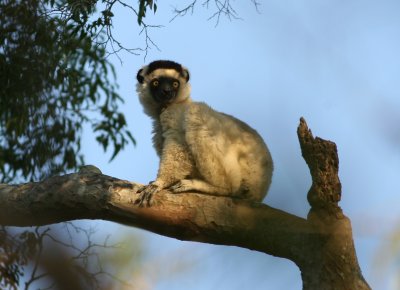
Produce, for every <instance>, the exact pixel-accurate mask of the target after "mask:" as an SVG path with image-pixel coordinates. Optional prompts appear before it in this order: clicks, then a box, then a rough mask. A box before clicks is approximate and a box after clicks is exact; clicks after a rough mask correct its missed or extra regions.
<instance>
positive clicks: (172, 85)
mask: <svg viewBox="0 0 400 290" xmlns="http://www.w3.org/2000/svg"><path fill="white" fill-rule="evenodd" d="M179 86H180V83H179V81H178V80H177V79H174V78H169V77H160V78H155V79H152V80H151V82H150V92H151V95H152V96H153V98H154V100H155V101H156V102H157V103H161V104H167V103H169V102H171V101H172V100H173V99H174V98H175V97H176V96H177V94H178V90H179Z"/></svg>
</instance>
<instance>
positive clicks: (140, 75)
mask: <svg viewBox="0 0 400 290" xmlns="http://www.w3.org/2000/svg"><path fill="white" fill-rule="evenodd" d="M142 72H143V69H142V68H141V69H140V70H139V71H138V73H137V75H136V78H137V80H138V82H139V83H141V84H143V81H144V76H142Z"/></svg>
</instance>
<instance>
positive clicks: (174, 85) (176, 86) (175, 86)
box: [172, 81, 179, 89]
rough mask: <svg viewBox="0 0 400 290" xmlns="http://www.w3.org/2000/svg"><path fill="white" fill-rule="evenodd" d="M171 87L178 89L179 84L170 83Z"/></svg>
mask: <svg viewBox="0 0 400 290" xmlns="http://www.w3.org/2000/svg"><path fill="white" fill-rule="evenodd" d="M172 86H173V87H174V88H175V89H177V88H178V87H179V82H177V81H175V82H173V83H172Z"/></svg>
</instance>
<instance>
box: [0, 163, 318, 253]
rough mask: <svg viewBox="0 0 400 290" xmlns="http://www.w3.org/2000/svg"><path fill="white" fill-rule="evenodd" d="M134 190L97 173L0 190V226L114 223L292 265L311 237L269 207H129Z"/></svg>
mask: <svg viewBox="0 0 400 290" xmlns="http://www.w3.org/2000/svg"><path fill="white" fill-rule="evenodd" d="M137 187H138V185H136V184H134V183H131V182H128V181H123V180H119V179H116V178H113V177H109V176H106V175H102V174H99V173H93V172H92V171H89V172H87V171H86V172H80V173H78V174H70V175H65V176H56V177H52V178H49V179H47V180H45V181H43V182H39V183H27V184H23V185H5V184H3V185H0V224H2V225H13V226H32V225H44V224H51V223H58V222H62V221H67V220H75V219H104V220H109V221H115V222H118V223H123V224H127V225H131V226H135V227H139V228H142V229H146V230H149V231H152V232H156V233H158V234H161V235H165V236H169V237H173V238H177V239H180V240H189V241H199V242H206V243H213V244H221V245H235V246H240V247H245V248H248V249H252V250H258V251H262V252H265V253H268V254H271V255H274V256H279V257H285V258H289V259H291V260H294V261H296V260H298V259H299V257H298V256H299V255H301V252H302V247H303V246H307V245H308V243H307V241H308V240H309V239H310V235H312V234H315V233H314V230H313V228H312V227H310V226H309V225H308V224H307V221H306V220H304V219H302V218H299V217H296V216H293V215H290V214H288V213H285V212H283V211H280V210H277V209H274V208H271V207H269V206H267V205H264V204H255V203H250V202H246V201H242V200H233V199H230V198H226V197H215V196H209V195H203V194H196V193H187V194H171V193H169V192H168V191H162V192H160V193H158V194H157V195H155V196H154V197H153V200H152V206H151V207H138V206H136V205H135V204H134V201H135V199H136V196H137V195H136V189H137Z"/></svg>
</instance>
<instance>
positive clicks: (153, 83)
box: [151, 80, 159, 87]
mask: <svg viewBox="0 0 400 290" xmlns="http://www.w3.org/2000/svg"><path fill="white" fill-rule="evenodd" d="M151 84H152V86H153V87H157V86H158V84H159V82H158V80H154V81H152V82H151Z"/></svg>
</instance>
